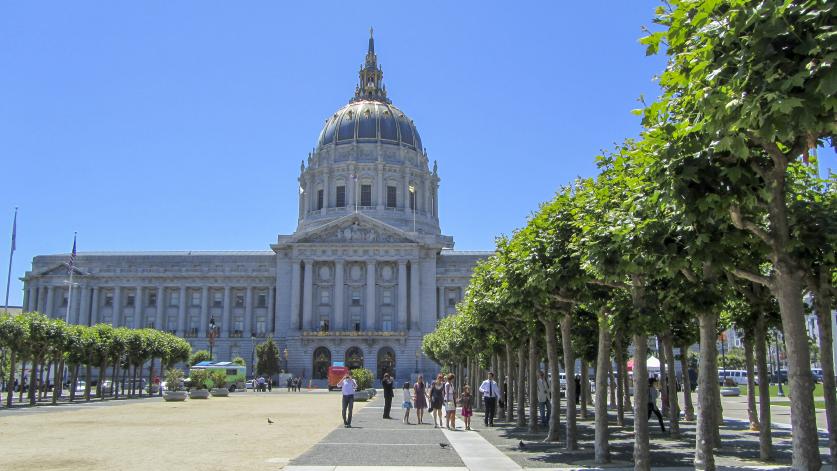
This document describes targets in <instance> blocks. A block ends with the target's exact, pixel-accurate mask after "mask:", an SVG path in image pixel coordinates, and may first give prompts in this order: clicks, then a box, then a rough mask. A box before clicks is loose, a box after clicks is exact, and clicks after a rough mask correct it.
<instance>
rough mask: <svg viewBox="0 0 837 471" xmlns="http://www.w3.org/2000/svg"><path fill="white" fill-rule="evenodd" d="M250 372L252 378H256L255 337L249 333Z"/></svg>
mask: <svg viewBox="0 0 837 471" xmlns="http://www.w3.org/2000/svg"><path fill="white" fill-rule="evenodd" d="M250 347H251V349H250V370H251V372H252V373H253V378H255V377H256V336H255V335H253V333H252V332H250Z"/></svg>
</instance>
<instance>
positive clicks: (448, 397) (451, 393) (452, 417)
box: [445, 373, 456, 430]
mask: <svg viewBox="0 0 837 471" xmlns="http://www.w3.org/2000/svg"><path fill="white" fill-rule="evenodd" d="M455 378H456V375H454V374H453V373H450V374H448V378H447V382H446V383H445V427H446V428H447V429H448V430H456V389H455V387H454V385H453V380H454V379H455Z"/></svg>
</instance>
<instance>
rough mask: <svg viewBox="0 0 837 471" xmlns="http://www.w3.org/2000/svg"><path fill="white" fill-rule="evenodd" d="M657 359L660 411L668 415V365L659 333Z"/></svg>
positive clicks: (665, 415)
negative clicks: (658, 365) (658, 363)
mask: <svg viewBox="0 0 837 471" xmlns="http://www.w3.org/2000/svg"><path fill="white" fill-rule="evenodd" d="M656 340H657V357H658V358H657V360H658V361H659V362H660V378H659V379H660V412H661V413H662V414H663V417H664V418H665V417H668V381H669V377H668V371H666V365H668V360H667V359H666V351H665V348H663V341H662V338H661V335H659V334H658V335H657V339H656Z"/></svg>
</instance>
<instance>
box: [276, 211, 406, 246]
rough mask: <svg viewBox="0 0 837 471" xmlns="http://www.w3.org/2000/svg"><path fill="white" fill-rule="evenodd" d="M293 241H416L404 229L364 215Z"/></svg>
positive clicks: (351, 217) (297, 235)
mask: <svg viewBox="0 0 837 471" xmlns="http://www.w3.org/2000/svg"><path fill="white" fill-rule="evenodd" d="M291 242H293V243H311V244H323V243H327V244H379V243H388V244H412V243H416V242H418V241H417V240H415V239H413V238H411V237H410V235H409V234H407V233H406V232H404V231H401V230H399V229H397V228H395V227H392V226H389V225H387V224H384V223H382V222H380V221H376V220H374V219H372V218H370V217H368V216H364V215H351V216H347V217H345V218H341V219H338V220H336V221H333V222H331V223H328V224H326V225H324V226H321V227H318V228H315V229H312V230H310V231H307V232H305V233H303V234H296V237H294V240H292V241H291Z"/></svg>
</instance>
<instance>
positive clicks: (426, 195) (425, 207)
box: [416, 177, 430, 214]
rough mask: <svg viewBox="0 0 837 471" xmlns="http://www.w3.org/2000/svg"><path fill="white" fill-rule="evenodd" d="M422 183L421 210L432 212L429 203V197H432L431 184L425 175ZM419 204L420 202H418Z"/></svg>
mask: <svg viewBox="0 0 837 471" xmlns="http://www.w3.org/2000/svg"><path fill="white" fill-rule="evenodd" d="M421 183H422V185H421V211H422V213H424V214H427V213H429V212H430V208H429V205H428V204H427V202H428V198H430V196H429V195H430V185H429V184H428V178H427V177H424V178H423V179H422V182H421ZM416 204H418V202H416Z"/></svg>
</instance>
